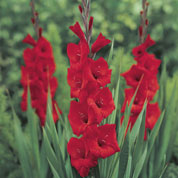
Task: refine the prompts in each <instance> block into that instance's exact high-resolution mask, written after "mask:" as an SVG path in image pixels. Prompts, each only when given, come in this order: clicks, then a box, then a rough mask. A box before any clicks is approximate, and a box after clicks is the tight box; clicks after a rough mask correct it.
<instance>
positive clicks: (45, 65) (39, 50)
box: [21, 35, 61, 126]
mask: <svg viewBox="0 0 178 178" xmlns="http://www.w3.org/2000/svg"><path fill="white" fill-rule="evenodd" d="M23 42H24V43H27V44H30V45H32V46H33V48H32V49H30V48H27V49H25V50H24V53H23V57H24V61H25V67H24V66H22V67H21V74H22V78H21V84H22V86H23V88H24V93H23V96H22V102H21V108H22V110H23V111H26V110H27V88H28V86H29V89H30V96H31V104H32V107H33V108H34V109H35V112H36V113H37V115H38V116H39V118H40V122H41V125H42V126H44V124H45V118H46V109H47V95H48V86H49V87H50V91H51V99H52V107H53V119H54V122H56V121H57V120H58V115H57V111H56V108H55V105H57V103H56V101H55V100H54V99H53V98H54V95H55V92H56V89H57V86H58V83H57V79H56V78H55V77H53V76H52V75H53V73H54V71H55V63H54V57H53V52H52V47H51V44H50V43H49V42H48V41H47V40H46V39H45V38H44V37H43V36H40V38H39V39H38V41H37V42H36V41H35V40H34V39H33V38H32V37H31V36H30V35H27V37H26V38H25V39H24V40H23ZM57 109H58V112H59V113H61V110H60V109H59V107H58V106H57Z"/></svg>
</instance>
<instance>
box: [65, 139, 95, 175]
mask: <svg viewBox="0 0 178 178" xmlns="http://www.w3.org/2000/svg"><path fill="white" fill-rule="evenodd" d="M67 151H68V153H69V155H70V157H71V164H72V166H73V167H75V168H76V169H77V171H78V172H79V174H80V176H81V177H86V176H88V173H89V170H90V168H91V167H95V166H96V165H97V159H96V158H95V157H94V156H93V155H92V154H91V153H90V152H88V149H87V145H86V142H85V139H84V138H83V137H82V138H80V139H77V138H71V139H70V140H69V142H68V144H67Z"/></svg>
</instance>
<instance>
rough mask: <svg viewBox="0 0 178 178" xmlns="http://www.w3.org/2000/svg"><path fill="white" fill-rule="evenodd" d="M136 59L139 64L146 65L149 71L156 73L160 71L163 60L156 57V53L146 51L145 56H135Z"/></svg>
mask: <svg viewBox="0 0 178 178" xmlns="http://www.w3.org/2000/svg"><path fill="white" fill-rule="evenodd" d="M135 60H137V62H138V65H139V66H141V67H144V68H145V69H146V70H148V71H149V72H152V73H154V74H155V75H156V74H157V73H158V67H159V66H160V64H161V61H160V60H158V59H156V58H155V56H154V54H149V53H147V52H145V53H144V55H143V56H141V57H140V58H135Z"/></svg>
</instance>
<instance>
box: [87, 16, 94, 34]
mask: <svg viewBox="0 0 178 178" xmlns="http://www.w3.org/2000/svg"><path fill="white" fill-rule="evenodd" d="M92 26H93V17H92V16H91V17H90V20H89V27H88V28H89V31H90V30H91V28H92Z"/></svg>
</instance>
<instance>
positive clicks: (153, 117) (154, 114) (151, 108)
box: [146, 102, 161, 129]
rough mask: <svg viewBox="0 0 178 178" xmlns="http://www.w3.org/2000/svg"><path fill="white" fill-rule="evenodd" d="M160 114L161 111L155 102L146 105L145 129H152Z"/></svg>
mask: <svg viewBox="0 0 178 178" xmlns="http://www.w3.org/2000/svg"><path fill="white" fill-rule="evenodd" d="M160 114H161V111H160V108H159V105H158V103H157V102H156V103H153V104H150V103H148V105H147V112H146V128H149V129H153V127H154V125H155V124H156V122H157V120H158V118H159V116H160Z"/></svg>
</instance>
